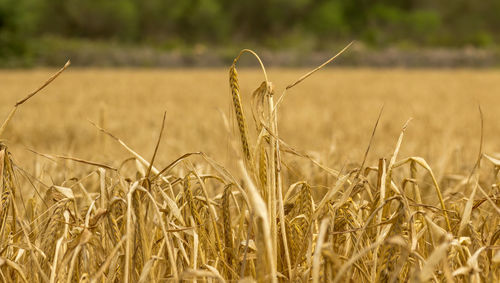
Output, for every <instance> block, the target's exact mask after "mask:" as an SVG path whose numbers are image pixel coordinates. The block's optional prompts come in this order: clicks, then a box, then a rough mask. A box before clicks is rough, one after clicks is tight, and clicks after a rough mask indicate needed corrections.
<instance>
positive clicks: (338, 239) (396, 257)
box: [0, 54, 500, 282]
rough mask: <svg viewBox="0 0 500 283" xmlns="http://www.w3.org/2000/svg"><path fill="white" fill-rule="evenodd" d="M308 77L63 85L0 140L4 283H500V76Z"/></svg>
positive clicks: (34, 73) (160, 73)
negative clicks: (185, 282) (207, 282)
mask: <svg viewBox="0 0 500 283" xmlns="http://www.w3.org/2000/svg"><path fill="white" fill-rule="evenodd" d="M242 56H245V57H246V56H248V55H247V54H244V55H242ZM238 58H239V56H238ZM248 58H251V57H250V56H249V57H248ZM264 63H265V62H264ZM307 71H308V70H301V69H270V70H267V76H265V75H264V73H263V72H262V70H260V69H258V70H257V69H245V68H238V60H235V62H234V63H233V65H232V66H231V67H230V69H229V70H222V69H205V70H198V69H192V70H147V69H144V70H137V69H133V70H127V69H120V70H108V69H77V68H75V69H71V68H70V69H68V70H66V71H64V73H62V75H61V76H60V77H58V78H57V79H56V80H55V81H54V82H53V83H51V84H50V85H49V86H47V87H46V88H44V89H43V90H41V91H40V92H39V93H36V95H34V96H33V97H30V98H29V101H26V103H24V104H21V105H19V106H18V107H17V110H16V112H15V115H13V116H12V117H13V118H12V119H11V120H10V121H9V122H8V123H6V124H5V126H6V127H5V132H3V133H1V134H0V139H1V143H0V185H1V196H2V203H1V206H0V278H1V279H2V281H8V282H22V281H25V282H80V281H84V282H89V281H90V282H117V281H118V282H122V281H123V282H164V281H175V280H184V279H186V280H187V279H208V280H219V281H233V280H249V281H253V280H257V281H260V282H268V281H289V280H298V281H313V282H319V281H328V282H344V281H348V280H355V281H363V282H370V281H371V282H374V281H384V282H398V281H412V282H425V281H427V280H433V281H444V280H446V281H459V282H461V281H464V282H465V281H467V282H468V281H474V282H476V281H477V282H479V281H481V282H495V281H498V280H499V279H500V271H499V268H498V267H499V263H500V252H499V248H500V246H499V245H498V242H497V239H499V238H500V220H499V219H500V218H499V217H498V214H499V213H500V208H499V207H500V201H499V197H500V195H499V194H500V192H499V189H498V186H499V185H500V180H499V177H498V172H499V170H500V160H498V159H497V158H498V157H499V156H498V154H497V153H498V152H500V148H499V147H498V139H499V138H500V135H499V133H500V123H498V121H500V111H499V107H500V97H499V96H498V94H499V93H500V83H498V77H499V75H500V72H499V71H496V70H395V69H380V70H378V69H325V70H320V71H318V72H316V73H314V74H313V75H312V76H311V77H307V78H305V79H304V80H303V81H302V80H300V79H299V78H301V76H302V75H303V74H305V73H307ZM50 73H54V71H53V70H45V69H39V70H30V71H17V70H15V71H0V85H1V86H2V87H1V89H0V113H4V114H3V115H4V116H5V117H7V115H8V113H9V112H10V111H11V110H12V106H13V105H15V104H16V101H19V100H20V99H22V98H23V97H25V96H26V95H27V94H28V93H30V91H32V90H34V89H37V88H38V87H39V86H40V85H42V83H43V82H44V81H45V80H46V79H47V77H49V74H50ZM293 82H299V83H297V84H296V85H294V84H293ZM286 86H293V87H289V88H288V89H286V94H285V96H283V97H282V95H283V93H285V92H284V91H285V88H286ZM281 98H283V99H281ZM479 106H480V109H481V111H480V109H479ZM382 107H383V109H382ZM164 112H165V113H166V114H165V116H164ZM380 113H381V114H380ZM379 114H380V118H379ZM410 118H412V119H411V120H409V119H410ZM2 123H3V120H2ZM376 124H377V126H376V128H375V125H376ZM160 133H161V134H160Z"/></svg>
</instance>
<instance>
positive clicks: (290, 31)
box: [0, 0, 500, 67]
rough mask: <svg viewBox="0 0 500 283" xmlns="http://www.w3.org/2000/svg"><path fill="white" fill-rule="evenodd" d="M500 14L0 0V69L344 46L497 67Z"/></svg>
mask: <svg viewBox="0 0 500 283" xmlns="http://www.w3.org/2000/svg"><path fill="white" fill-rule="evenodd" d="M499 13H500V1H498V0H489V1H481V2H478V1H473V0H460V1H453V2H452V3H450V2H449V1H442V0H440V1H430V0H424V1H397V0H383V1H366V0H354V1H351V0H334V1H324V0H321V1H313V0H293V1H283V0H265V1H263V0H259V1H251V2H246V1H244V2H241V1H228V0H186V1H172V0H168V1H162V0H149V1H140V0H120V1H98V0H90V1H78V0H55V1H42V0H1V1H0V66H1V67H29V66H40V65H51V66H55V65H57V66H59V65H60V64H61V62H64V61H65V59H66V58H68V57H70V58H71V59H73V62H74V63H75V64H77V65H80V66H145V67H147V66H164V67H168V66H214V65H217V66H222V65H227V64H228V63H230V60H231V59H232V58H233V56H234V54H235V53H236V52H237V51H238V50H239V49H241V48H252V49H258V50H259V51H260V54H263V55H265V52H267V53H269V55H268V56H265V57H267V58H268V60H267V62H268V63H274V64H276V65H282V66H283V65H286V66H303V65H316V64H317V62H318V60H321V59H318V58H317V57H320V58H323V57H325V56H326V55H325V54H330V53H331V52H332V50H335V49H338V47H339V46H343V45H344V44H345V43H346V42H349V41H352V40H356V41H357V42H358V43H357V44H356V48H354V49H353V51H352V53H351V54H346V55H345V56H343V58H342V59H341V60H340V61H339V63H340V64H346V65H376V66H380V65H387V66H391V65H405V66H406V65H408V66H425V65H429V66H456V65H466V66H498V65H499V62H500V55H499V54H500V51H499V47H498V46H499V45H498V44H499V40H500V31H499V29H498V26H499V25H500V17H498V14H499ZM264 51H265V52H264ZM271 58H272V59H273V60H272V61H271V60H270V59H271ZM315 58H316V59H315Z"/></svg>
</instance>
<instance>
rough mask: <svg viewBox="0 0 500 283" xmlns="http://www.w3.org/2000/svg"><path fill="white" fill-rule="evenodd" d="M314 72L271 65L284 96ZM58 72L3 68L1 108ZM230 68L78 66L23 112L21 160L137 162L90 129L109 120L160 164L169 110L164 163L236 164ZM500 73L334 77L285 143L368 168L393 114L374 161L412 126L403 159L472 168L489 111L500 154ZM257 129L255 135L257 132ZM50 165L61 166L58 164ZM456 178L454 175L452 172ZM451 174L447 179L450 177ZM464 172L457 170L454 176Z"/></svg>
mask: <svg viewBox="0 0 500 283" xmlns="http://www.w3.org/2000/svg"><path fill="white" fill-rule="evenodd" d="M306 71H307V70H306V69H270V70H269V77H270V80H271V81H272V82H273V83H274V85H275V88H276V93H277V94H281V91H282V90H283V88H284V86H286V85H288V84H289V83H290V82H292V81H294V80H295V79H297V78H298V77H300V76H301V75H302V74H303V73H305V72H306ZM49 73H53V70H49V69H34V70H15V71H12V70H10V71H0V85H2V88H1V89H0V112H1V113H3V114H2V115H4V116H6V115H7V113H8V111H9V110H10V108H11V107H12V105H13V104H14V103H15V101H16V100H19V99H20V98H21V97H23V96H24V95H26V94H27V93H29V92H30V91H32V90H34V89H36V88H37V87H38V86H39V85H40V84H41V83H42V82H43V81H45V79H46V78H47V76H48V74H49ZM239 73H240V78H241V79H240V81H241V88H242V95H243V99H244V100H246V101H244V103H245V104H244V105H246V106H245V107H246V109H245V111H246V114H247V116H248V117H247V119H248V120H249V121H250V120H251V119H252V118H251V115H250V113H251V111H250V108H249V105H250V103H249V98H250V94H251V92H252V91H253V88H254V87H255V86H256V85H259V83H260V82H261V81H262V80H263V76H262V74H261V73H260V72H259V71H257V70H255V69H242V70H240V72H239ZM227 75H228V73H227V71H226V70H224V69H190V70H184V69H178V70H150V69H120V70H115V69H78V68H75V69H71V68H70V69H68V70H67V71H66V72H65V73H64V74H63V75H62V76H61V77H60V78H58V79H57V80H56V81H55V82H54V83H53V84H51V85H50V86H49V87H48V88H47V89H45V90H43V94H41V95H40V96H37V97H35V98H34V99H33V100H32V101H30V102H29V103H28V104H26V106H23V108H22V110H21V111H20V112H19V113H18V114H17V115H16V116H15V118H14V120H13V121H12V123H11V125H10V126H9V128H8V129H7V133H6V134H5V137H6V139H7V140H8V144H9V145H10V150H11V151H12V152H13V153H14V156H15V158H16V159H18V160H19V161H20V164H24V165H26V166H29V164H34V163H33V162H34V161H35V159H36V158H38V160H39V161H43V162H44V163H47V162H49V161H48V160H45V159H44V158H41V159H40V157H37V156H36V155H35V154H33V153H32V152H30V151H28V150H27V149H32V150H35V151H38V152H42V153H50V154H59V155H70V156H74V157H80V158H87V159H91V160H94V161H99V162H104V163H108V162H110V161H111V160H113V162H115V164H113V165H115V166H117V165H118V164H119V163H120V162H121V161H122V160H124V159H125V158H127V157H129V154H128V153H127V152H126V151H124V150H122V149H121V148H120V147H119V146H117V144H116V143H115V141H113V140H112V139H110V138H109V137H107V136H104V135H102V134H101V133H100V132H99V131H98V130H97V129H96V128H95V127H94V126H93V125H92V124H91V123H89V121H93V122H95V123H97V124H102V125H103V126H104V127H105V128H106V129H107V130H109V131H110V132H112V133H113V134H115V135H116V136H118V137H119V138H121V139H123V140H124V141H125V142H126V143H127V144H129V145H130V146H131V147H132V148H133V149H134V150H136V151H137V152H139V153H140V154H142V155H143V156H145V157H147V158H149V157H150V156H152V153H153V149H154V144H155V141H156V138H157V135H158V132H159V129H160V126H161V118H162V115H163V111H166V113H167V120H166V132H165V138H164V139H163V140H162V144H161V148H160V154H159V156H158V161H159V164H163V165H166V164H168V162H171V161H172V160H174V159H175V158H177V157H179V156H180V155H181V154H183V153H186V152H193V151H203V152H205V153H207V154H209V155H210V156H213V157H215V158H216V159H217V160H218V161H219V162H222V163H223V164H225V165H228V166H233V165H234V163H232V162H235V161H236V160H237V159H236V158H235V157H236V156H237V155H235V153H234V151H233V147H232V144H231V143H230V142H231V141H234V140H237V133H238V132H237V128H236V126H235V125H234V124H231V127H230V130H229V131H228V130H227V129H226V127H225V126H224V118H223V117H227V118H228V119H229V120H230V121H233V120H234V117H233V114H232V113H233V112H232V106H231V105H230V101H231V100H230V91H229V86H228V79H227ZM499 75H500V71H497V70H481V71H479V70H467V69H459V70H405V69H384V70H378V69H369V68H363V69H348V68H346V69H328V70H322V71H320V72H319V73H317V74H315V75H314V76H313V77H311V78H309V79H308V80H306V81H305V82H303V83H302V84H301V85H299V86H297V87H296V88H294V89H293V90H291V91H290V93H289V94H288V95H287V97H286V99H285V101H284V104H283V107H282V109H281V115H280V135H281V137H282V138H283V139H284V140H285V141H287V142H288V143H289V144H290V145H292V146H294V147H296V148H298V149H301V150H304V151H308V152H309V153H311V154H313V156H315V157H316V158H317V159H318V160H321V161H323V162H325V163H326V164H328V165H329V166H331V167H332V168H336V169H341V168H342V167H344V166H352V165H359V163H360V162H361V160H362V157H363V153H364V151H365V149H366V146H367V144H368V141H369V138H370V134H371V131H372V128H373V126H374V124H375V121H376V118H377V115H378V112H379V110H380V108H381V107H382V106H383V105H384V110H383V114H382V118H381V122H380V125H379V129H378V132H377V134H376V137H375V140H374V143H373V146H372V150H371V153H370V156H369V157H370V159H369V161H370V162H371V163H373V162H376V160H377V158H379V157H380V156H385V157H389V156H390V155H391V154H392V152H393V150H394V146H395V143H396V140H397V137H398V135H399V132H400V130H401V127H402V126H403V124H404V123H405V121H406V120H407V119H409V118H410V117H412V118H414V119H413V121H412V122H411V123H410V126H409V128H408V130H407V132H406V136H405V140H404V142H403V146H402V148H401V151H402V155H401V156H414V155H418V156H422V157H424V158H426V160H428V162H429V163H430V164H431V166H433V167H437V168H436V169H435V170H437V171H438V172H440V171H439V168H447V170H449V171H455V172H461V171H463V170H468V169H467V168H469V167H471V166H472V165H473V163H474V161H475V157H476V155H477V150H478V144H479V138H480V119H479V111H478V106H479V105H481V107H482V109H483V113H484V126H485V130H484V132H485V147H484V152H488V153H495V152H497V153H498V152H500V148H499V147H498V142H497V141H498V138H499V135H498V133H500V124H499V123H498V121H499V120H500V113H499V111H498V109H497V108H498V107H499V105H500V97H499V96H498V95H497V94H498V93H499V92H500V84H499V83H498V77H499ZM252 130H253V129H252ZM49 163H50V162H49ZM443 170H444V169H443ZM441 173H443V172H441ZM447 173H452V172H447Z"/></svg>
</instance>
